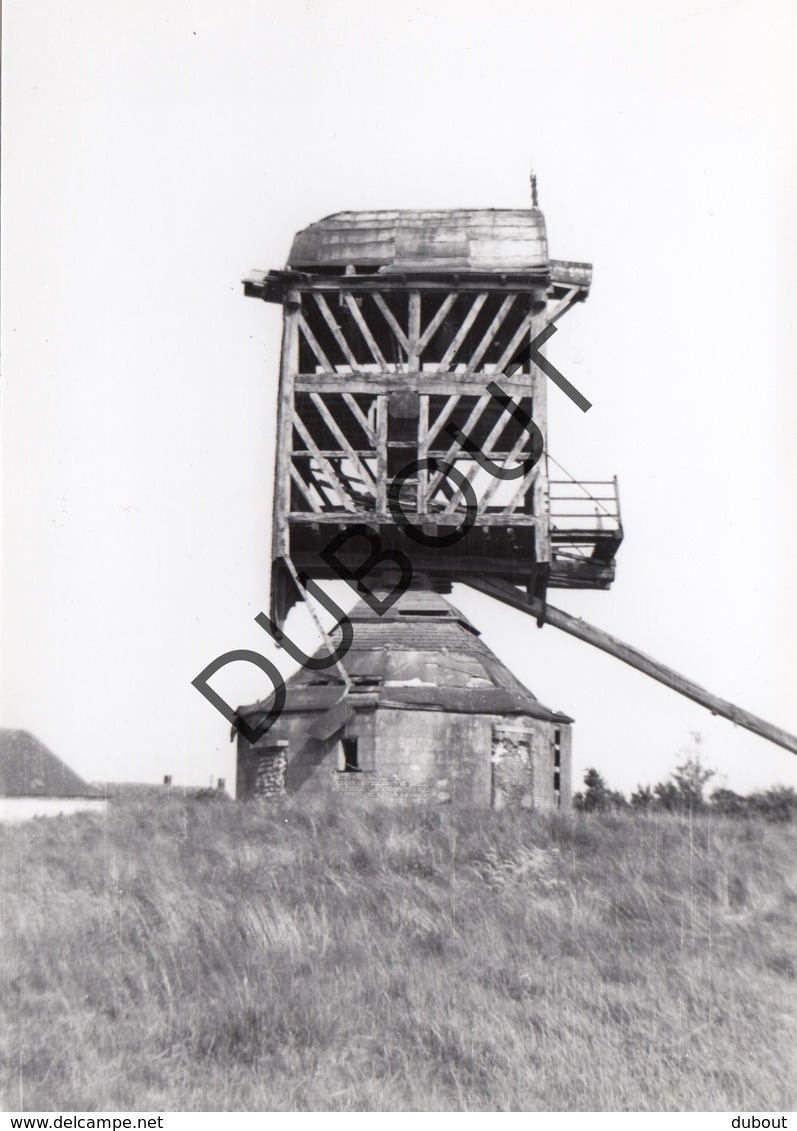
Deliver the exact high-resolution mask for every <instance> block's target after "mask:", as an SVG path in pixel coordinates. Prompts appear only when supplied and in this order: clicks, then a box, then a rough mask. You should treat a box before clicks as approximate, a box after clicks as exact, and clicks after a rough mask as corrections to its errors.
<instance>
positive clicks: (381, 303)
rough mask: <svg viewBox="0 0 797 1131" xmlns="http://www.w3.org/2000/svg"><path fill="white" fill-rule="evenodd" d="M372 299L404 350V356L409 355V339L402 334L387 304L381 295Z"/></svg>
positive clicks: (376, 294)
mask: <svg viewBox="0 0 797 1131" xmlns="http://www.w3.org/2000/svg"><path fill="white" fill-rule="evenodd" d="M373 299H374V302H375V303H376V305H377V307H378V309H379V310H380V311H381V314H382V317H383V318H384V320H385V321H386V322H387V324H388V326H389V327H390V329H391V330H392V331H393V334H394V335H395V336H396V339H397V340H398V343H399V345H400V346H401V348H402V349H403V350H404V352H405V354H409V352H410V343H409V339H408V338H407V335H406V334H405V333H404V331H403V330H402V328H401V326H400V325H399V323H398V320H397V318H396V316H395V314H394V313H393V311H392V310H391V309H390V307H389V306H388V305H387V303H386V302H385V300H384V298H383V297H382V295H380V294H379V293H375V294H374V296H373Z"/></svg>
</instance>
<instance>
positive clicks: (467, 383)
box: [295, 372, 531, 397]
mask: <svg viewBox="0 0 797 1131" xmlns="http://www.w3.org/2000/svg"><path fill="white" fill-rule="evenodd" d="M518 377H520V378H521V379H520V380H519V379H517V378H512V380H511V382H510V383H508V384H507V390H508V392H509V393H511V395H512V396H519V395H520V394H524V395H526V396H528V395H529V394H530V393H531V380H530V378H529V377H528V375H526V374H519V375H518ZM489 381H499V382H500V381H501V374H500V373H487V374H485V373H476V374H473V373H471V374H470V375H468V374H464V373H439V374H438V373H428V372H424V373H396V372H392V373H391V372H384V373H367V374H366V373H363V374H355V373H352V374H349V373H301V374H299V375H298V376H297V377H296V383H295V388H296V392H297V393H349V394H352V393H375V392H379V393H389V392H393V391H394V390H403V391H407V390H412V391H414V392H416V393H436V394H439V395H441V396H446V397H451V396H459V395H460V394H467V395H469V396H479V395H480V394H481V393H483V392H484V390H485V388H486V387H487V384H488V382H489Z"/></svg>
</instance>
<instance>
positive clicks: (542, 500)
mask: <svg viewBox="0 0 797 1131" xmlns="http://www.w3.org/2000/svg"><path fill="white" fill-rule="evenodd" d="M544 325H545V318H544V315H543V314H535V315H534V317H533V318H532V320H531V328H530V330H529V336H530V338H531V340H532V341H533V340H534V338H536V337H537V335H538V334H539V333H541V331H542V330H543V328H544ZM529 370H530V374H531V381H532V401H531V405H532V409H531V412H532V417H533V418H534V423H535V424H536V425H537V427H538V428H539V430H540V432H541V433H542V435H543V439H544V441H545V451H544V452H543V454H542V457H541V458H540V460H539V462H538V464H537V466H536V468H535V472H536V474H535V477H534V489H533V492H532V497H531V504H532V510H533V511H534V514H535V515H537V517H538V519H539V522H538V524H537V526H536V528H535V532H534V539H535V541H534V556H535V557H536V559H537V561H538V562H542V563H544V562H550V560H551V504H550V499H549V491H548V380H547V378H546V376H545V374H544V373H543V371H542V370H541V369H540V367H539V365H535V364H534V362H533V360H531V359H530V360H529Z"/></svg>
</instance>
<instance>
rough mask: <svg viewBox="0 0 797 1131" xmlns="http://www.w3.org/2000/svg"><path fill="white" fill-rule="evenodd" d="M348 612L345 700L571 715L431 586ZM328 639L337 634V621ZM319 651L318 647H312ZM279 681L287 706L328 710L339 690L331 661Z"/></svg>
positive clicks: (257, 711)
mask: <svg viewBox="0 0 797 1131" xmlns="http://www.w3.org/2000/svg"><path fill="white" fill-rule="evenodd" d="M382 596H384V594H382ZM348 619H349V620H350V621H351V622H352V627H353V630H354V638H353V641H352V645H351V648H350V649H349V651H348V652H347V653H346V655H345V656H344V658H343V666H344V667H345V669H346V672H347V674H348V675H349V677H350V678H351V679H352V681H353V684H354V687H353V689H352V691H351V693H350V701H352V697H354V698H355V699H356V698H358V697H362V705H363V706H366V705H374V706H377V705H378V706H381V707H398V708H401V709H404V710H409V709H412V708H415V709H418V710H423V709H426V710H430V709H431V710H434V709H437V710H443V711H450V712H456V713H463V714H484V715H503V714H511V715H517V714H522V715H529V716H531V717H532V718H538V719H547V720H549V721H552V722H554V721H555V722H572V719H570V718H569V717H568V716H567V715H563V714H561V713H559V712H557V711H551V710H550V709H549V708H548V707H545V706H544V705H543V704H542V703H540V701H539V699H537V698H536V697H535V696H534V695H532V693H531V691H529V689H528V688H527V687H526V686H525V685H524V684H522V683H521V682H520V680H519V679H517V678H516V677H515V676H514V675H513V674H512V672H511V671H510V670H509V669H508V668H507V667H506V666H505V665H504V664H502V663H501V661H500V660H499V659H498V657H497V656H495V655H494V653H493V652H491V651H490V649H489V648H488V647H487V645H486V644H485V643H484V641H482V640H481V639H480V638H479V633H478V632H477V630H476V629H475V628H474V627H473V625H472V624H471V623H470V621H469V620H468V618H467V617H466V616H465V615H464V614H463V613H461V612H460V611H459V610H458V609H456V608H454V606H453V605H450V604H449V603H448V601H446V600H445V599H444V598H443V597H441V596H440V594H439V593H434V592H431V591H429V590H414V589H410V590H408V591H407V592H406V593H404V594H403V595H402V596H401V597H399V599H398V600H397V601H396V602H395V603H394V604H393V605H392V606H391V607H390V608H389V609H388V610H387V611H386V612H385V614H384V615H383V616H381V617H380V616H379V614H378V613H377V612H375V611H374V610H373V609H372V608H371V607H370V605H369V604H368V603H367V602H365V601H361V602H360V603H359V604H358V605H356V606H355V607H354V609H352V611H351V612H350V613H349V614H348ZM332 639H333V641H336V642H337V641H339V640H340V629H339V628H335V629H334V630H333V633H332ZM325 652H326V649H325V648H321V649H319V653H318V654H319V655H324V654H325ZM286 687H287V698H286V703H285V707H284V710H285V711H286V712H288V713H291V712H297V711H322V710H328V709H329V708H331V707H332V706H333V705H334V704H335V703H336V702H337V701H338V700H339V699H340V697H341V694H342V691H343V689H342V687H341V684H340V682H339V677H338V673H337V671H336V669H335V668H327V669H325V670H324V671H321V672H316V671H310V670H308V669H307V668H303V669H301V670H300V671H299V672H297V673H296V675H294V676H293V677H292V678H291V679H289V680H288V682H287V684H286ZM270 703H271V699H270V698H269V699H266V700H264V701H262V702H261V703H256V704H253V705H252V706H250V707H241V708H239V714H240V715H241V717H242V718H247V719H248V718H251V717H252V716H257V715H265V714H266V713H267V711H268V708H269V706H270Z"/></svg>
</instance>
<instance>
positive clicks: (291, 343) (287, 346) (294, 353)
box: [272, 291, 301, 558]
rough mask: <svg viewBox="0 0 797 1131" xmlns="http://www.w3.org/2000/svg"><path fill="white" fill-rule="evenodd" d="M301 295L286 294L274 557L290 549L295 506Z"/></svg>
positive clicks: (276, 475) (275, 499) (278, 428)
mask: <svg viewBox="0 0 797 1131" xmlns="http://www.w3.org/2000/svg"><path fill="white" fill-rule="evenodd" d="M300 303H301V296H300V295H299V293H298V292H295V291H290V292H288V294H287V295H286V297H285V312H284V321H283V326H282V350H281V355H280V388H279V401H278V404H277V455H276V461H275V462H276V469H275V476H274V480H275V483H274V514H273V518H272V547H273V551H272V557H274V558H280V557H282V556H283V554H287V553H288V551H289V548H290V547H289V542H288V537H289V534H288V527H287V524H286V522H285V515H286V514H287V513H288V511H289V510H290V509H291V507H290V497H291V480H290V470H289V469H290V460H291V457H290V450H291V448H292V447H293V428H292V421H293V382H294V379H295V375H296V370H297V369H298V367H299V312H300Z"/></svg>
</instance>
